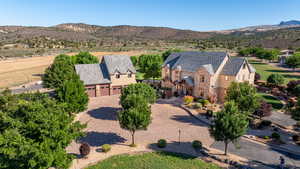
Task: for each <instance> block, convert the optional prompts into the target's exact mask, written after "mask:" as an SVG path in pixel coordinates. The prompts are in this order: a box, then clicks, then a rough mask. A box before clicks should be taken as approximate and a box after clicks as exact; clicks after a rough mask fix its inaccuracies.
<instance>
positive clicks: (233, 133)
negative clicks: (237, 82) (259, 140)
mask: <svg viewBox="0 0 300 169" xmlns="http://www.w3.org/2000/svg"><path fill="white" fill-rule="evenodd" d="M247 118H248V117H247V115H245V114H243V113H240V111H239V109H238V106H237V105H236V104H235V103H234V101H230V102H227V103H226V104H225V106H224V109H222V110H221V111H220V112H218V113H217V114H216V117H215V119H214V121H213V125H212V126H211V128H210V133H211V135H212V136H213V137H214V138H215V139H216V140H217V141H223V142H224V143H225V155H227V147H228V144H229V143H230V142H235V141H236V140H237V139H238V138H239V137H241V136H242V135H244V134H245V132H246V130H247V128H248V119H247Z"/></svg>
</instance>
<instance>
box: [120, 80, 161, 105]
mask: <svg viewBox="0 0 300 169" xmlns="http://www.w3.org/2000/svg"><path fill="white" fill-rule="evenodd" d="M132 94H136V95H139V96H142V97H144V98H145V100H146V101H147V102H148V103H149V104H152V103H155V101H156V91H155V90H154V89H153V88H152V87H151V86H149V85H148V84H145V83H136V84H130V85H128V86H127V87H126V88H124V89H123V90H122V93H121V97H120V102H121V105H122V107H124V106H125V103H124V101H125V99H126V97H127V96H129V95H132Z"/></svg>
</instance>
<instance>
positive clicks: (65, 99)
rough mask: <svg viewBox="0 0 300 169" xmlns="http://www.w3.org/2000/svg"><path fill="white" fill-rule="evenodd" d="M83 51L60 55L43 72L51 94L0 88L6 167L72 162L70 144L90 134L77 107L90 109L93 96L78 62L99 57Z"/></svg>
mask: <svg viewBox="0 0 300 169" xmlns="http://www.w3.org/2000/svg"><path fill="white" fill-rule="evenodd" d="M98 62H99V61H98V58H97V57H95V56H93V55H91V54H89V53H87V52H80V53H79V54H77V55H74V56H68V55H59V56H57V57H56V58H55V60H54V62H53V64H52V65H51V66H50V67H49V68H47V70H46V72H45V75H44V77H43V82H44V83H43V84H44V85H45V87H48V88H51V89H54V90H55V97H54V98H53V97H50V96H49V95H48V94H40V93H35V94H19V95H13V94H11V93H10V91H9V90H6V91H4V92H2V93H1V94H0V168H31V169H47V168H50V167H55V168H68V167H69V164H70V162H71V161H72V159H73V156H72V155H70V154H67V153H66V150H65V148H66V147H67V146H68V145H69V144H70V143H71V141H72V140H74V139H77V138H79V137H81V136H83V135H84V133H83V132H82V129H83V128H84V127H85V125H81V124H80V123H79V122H74V115H73V113H76V112H81V111H84V110H86V108H87V103H88V96H87V94H86V92H85V88H84V85H83V82H82V81H81V80H80V78H79V76H78V75H77V74H76V72H75V69H74V65H75V64H88V63H98Z"/></svg>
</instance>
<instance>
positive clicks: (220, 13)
mask: <svg viewBox="0 0 300 169" xmlns="http://www.w3.org/2000/svg"><path fill="white" fill-rule="evenodd" d="M292 19H295V20H300V0H0V25H27V26H28V25H29V26H52V25H56V24H60V23H70V22H72V23H78V22H83V23H87V24H95V25H103V26H112V25H136V26H163V27H173V28H180V29H191V30H198V31H206V30H224V29H233V28H240V27H245V26H252V25H261V24H277V23H279V22H280V21H282V20H292Z"/></svg>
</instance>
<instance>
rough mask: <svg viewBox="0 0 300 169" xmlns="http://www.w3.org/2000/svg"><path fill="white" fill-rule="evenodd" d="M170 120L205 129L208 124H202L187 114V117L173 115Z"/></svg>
mask: <svg viewBox="0 0 300 169" xmlns="http://www.w3.org/2000/svg"><path fill="white" fill-rule="evenodd" d="M171 119H172V120H176V121H179V122H182V123H188V124H191V125H196V126H203V127H207V126H209V124H206V123H204V122H201V121H200V120H198V119H196V118H195V117H193V116H191V115H189V114H187V115H174V116H172V117H171Z"/></svg>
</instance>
